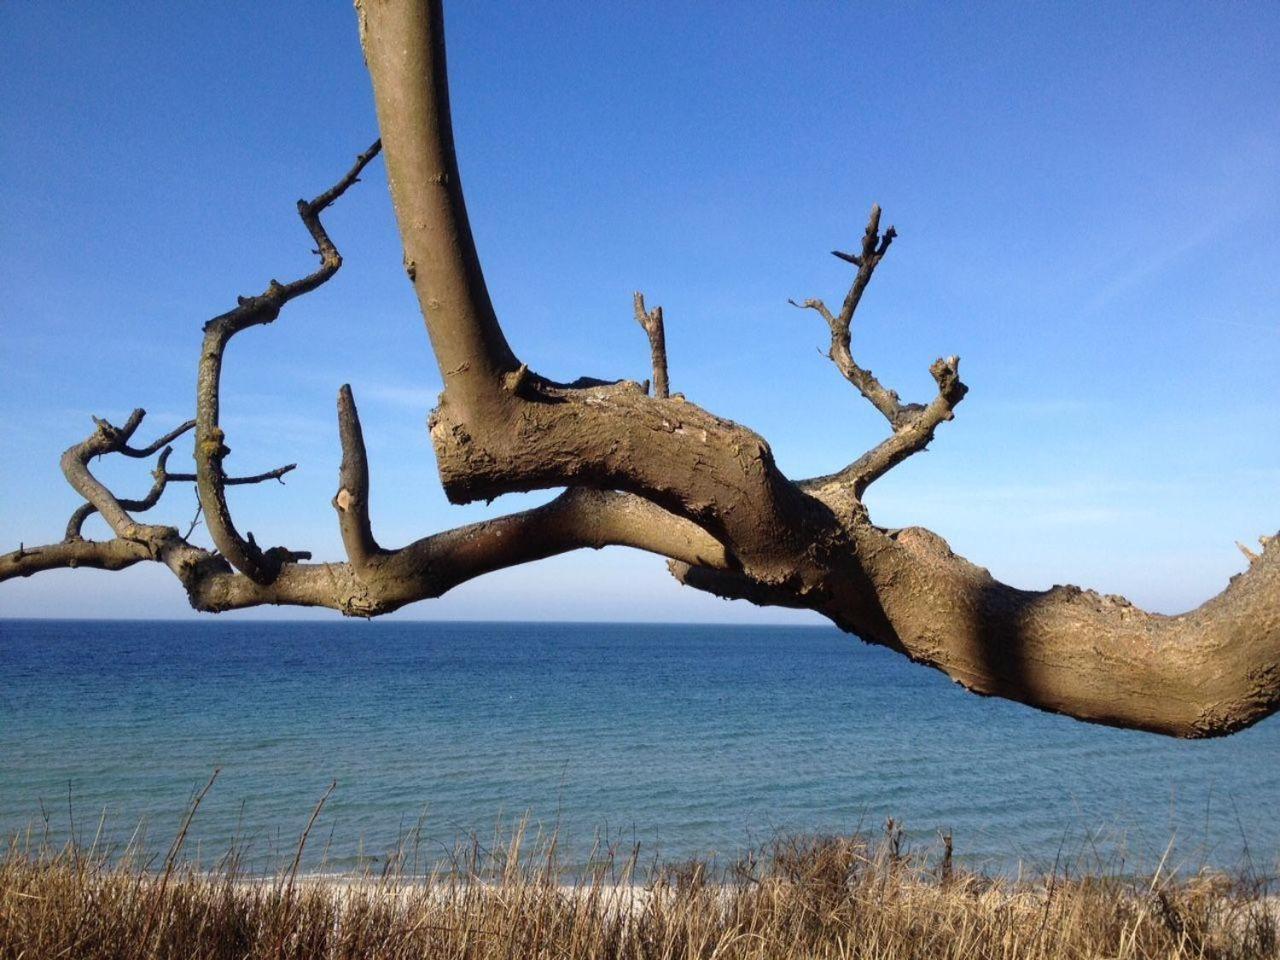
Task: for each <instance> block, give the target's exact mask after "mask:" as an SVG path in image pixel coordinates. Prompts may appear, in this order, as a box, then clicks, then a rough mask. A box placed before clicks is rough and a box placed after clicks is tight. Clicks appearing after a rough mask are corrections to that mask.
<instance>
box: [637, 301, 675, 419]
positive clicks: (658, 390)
mask: <svg viewBox="0 0 1280 960" xmlns="http://www.w3.org/2000/svg"><path fill="white" fill-rule="evenodd" d="M635 311H636V323H638V324H640V329H641V330H643V331H644V332H645V334H646V335H647V336H648V338H649V355H650V359H651V360H652V362H653V395H654V396H655V397H658V398H659V399H662V400H665V399H666V398H667V397H669V396H671V387H670V384H669V383H668V381H667V331H666V328H665V327H664V326H663V322H662V308H661V307H654V308H653V309H652V310H646V309H645V308H644V294H643V293H640V292H639V291H636V294H635Z"/></svg>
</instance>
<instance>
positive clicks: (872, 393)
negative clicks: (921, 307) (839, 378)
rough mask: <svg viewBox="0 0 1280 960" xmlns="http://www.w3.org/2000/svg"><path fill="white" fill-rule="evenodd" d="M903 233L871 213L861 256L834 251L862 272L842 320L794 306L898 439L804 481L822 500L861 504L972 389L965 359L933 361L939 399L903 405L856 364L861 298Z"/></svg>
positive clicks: (814, 306) (822, 308)
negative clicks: (818, 327) (808, 316)
mask: <svg viewBox="0 0 1280 960" xmlns="http://www.w3.org/2000/svg"><path fill="white" fill-rule="evenodd" d="M897 235H898V232H897V231H896V230H895V229H894V228H893V227H890V228H889V229H888V230H886V231H885V232H884V234H883V235H882V234H881V233H880V207H879V205H878V204H877V205H873V206H872V207H871V216H870V217H869V218H868V220H867V228H866V230H865V231H864V232H863V235H862V247H861V251H860V252H859V253H857V254H851V253H842V252H840V251H839V250H833V251H832V254H834V255H835V256H836V257H838V258H839V259H841V260H844V261H845V262H846V263H851V264H853V265H854V266H856V267H857V268H858V272H857V274H856V275H855V276H854V278H853V284H852V285H851V286H850V287H849V292H848V294H846V295H845V298H844V304H843V305H842V307H841V308H840V313H839V314H838V315H833V314H832V313H831V311H830V310H828V309H827V306H826V304H824V303H823V302H822V301H821V300H806V301H804V302H803V303H796V301H794V300H792V301H790V303H791V304H792V305H793V306H797V307H801V308H807V309H810V310H814V311H816V312H817V313H818V314H819V315H820V316H821V317H822V318H823V319H824V320H825V321H826V322H827V326H828V327H829V328H830V330H831V347H830V349H829V351H828V353H827V356H828V357H830V358H831V360H832V361H833V362H834V363H835V365H836V367H837V368H838V369H839V370H840V372H841V373H842V374H843V375H844V377H845V379H846V380H848V381H849V382H850V383H852V384H853V385H854V386H855V387H857V388H858V392H859V393H861V394H862V395H863V396H864V397H866V399H867V400H868V401H870V403H871V405H872V406H874V407H875V408H876V409H877V410H879V411H880V412H881V413H882V414H883V415H884V418H885V419H886V420H888V421H889V425H890V427H892V428H893V436H891V437H890V438H889V439H887V440H885V441H884V442H883V443H881V444H879V445H878V446H877V447H875V448H874V449H873V450H870V451H868V452H867V453H865V454H863V455H862V456H861V457H859V458H858V459H857V460H856V461H854V462H853V463H852V464H850V465H849V466H848V467H845V468H844V469H843V470H841V471H839V472H838V473H834V474H830V475H827V476H823V477H815V478H813V479H811V480H805V481H802V482H801V484H800V486H801V488H802V489H804V490H806V491H808V492H810V493H813V494H814V495H815V496H818V497H819V498H821V499H827V500H829V499H833V498H836V497H839V496H840V495H842V494H843V493H845V492H846V491H847V492H850V493H851V494H852V496H853V499H854V500H855V501H860V500H861V499H862V494H863V492H864V491H865V490H866V488H867V487H868V486H870V485H871V484H872V483H873V482H874V481H875V480H877V479H879V478H880V477H881V476H883V475H884V474H885V473H886V472H888V471H889V470H890V469H892V468H893V467H895V466H897V465H898V464H899V463H901V462H902V461H903V460H905V459H906V458H907V457H909V456H911V455H912V454H913V453H916V452H918V451H920V450H923V449H924V448H925V447H926V446H927V445H928V444H929V442H930V441H931V440H932V439H933V434H934V431H936V430H937V428H938V425H939V424H941V423H943V422H944V421H946V420H951V419H953V418H954V413H953V410H954V409H955V406H956V404H958V403H959V402H960V401H961V400H963V399H964V395H965V394H966V393H967V392H968V390H969V388H968V387H966V386H965V385H964V384H963V383H962V382H961V381H960V358H959V357H947V358H945V359H942V358H940V359H938V360H936V361H934V363H933V365H932V366H931V367H930V368H929V372H930V374H932V375H933V379H934V381H935V382H936V383H937V384H938V395H937V396H936V397H935V398H934V399H933V400H932V401H930V402H929V403H928V404H918V403H908V404H904V403H903V402H902V401H901V399H900V398H899V396H898V394H897V392H896V391H894V390H890V389H888V388H886V387H885V386H884V385H883V384H882V383H881V382H880V381H879V380H878V379H877V378H876V376H875V374H873V373H872V372H871V371H870V370H869V369H867V368H865V367H862V366H859V365H858V363H857V362H856V361H855V360H854V358H853V350H852V343H853V335H852V323H853V316H854V313H855V312H857V309H858V304H860V303H861V302H862V295H863V293H865V292H866V289H867V285H868V284H869V283H870V282H871V277H872V275H873V274H874V273H875V270H876V267H878V266H879V265H880V261H881V260H883V259H884V255H885V254H886V253H887V252H888V250H889V245H890V244H892V243H893V241H894V238H895V237H897Z"/></svg>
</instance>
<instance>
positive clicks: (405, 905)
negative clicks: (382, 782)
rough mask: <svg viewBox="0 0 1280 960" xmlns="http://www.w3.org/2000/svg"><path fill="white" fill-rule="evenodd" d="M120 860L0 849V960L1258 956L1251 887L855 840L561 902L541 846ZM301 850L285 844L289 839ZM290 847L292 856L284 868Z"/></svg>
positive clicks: (626, 874)
mask: <svg viewBox="0 0 1280 960" xmlns="http://www.w3.org/2000/svg"><path fill="white" fill-rule="evenodd" d="M184 836H185V832H184V833H183V834H181V835H180V836H179V838H178V839H177V840H176V841H175V843H174V844H173V847H172V848H171V849H170V853H169V856H168V857H166V858H165V860H164V861H162V862H156V861H144V860H141V859H139V858H136V857H134V856H132V855H130V854H129V853H128V852H126V853H125V854H123V855H116V856H110V855H107V854H106V853H104V852H102V851H99V850H96V849H93V848H90V849H87V850H86V849H80V848H76V847H73V846H68V847H63V848H60V849H56V850H54V849H51V848H50V847H48V846H47V845H44V844H40V843H34V844H33V843H32V842H31V840H30V838H29V837H28V838H18V839H15V840H14V841H12V842H11V844H10V847H9V849H8V852H7V854H6V855H5V856H4V858H3V860H2V861H0V958H5V960H19V958H21V960H37V958H46V957H47V958H52V957H73V958H84V960H96V958H124V957H130V958H132V957H139V958H161V957H163V958H179V957H180V958H193V960H194V958H207V960H215V958H216V960H222V958H226V960H232V958H234V960H245V958H299V960H301V958H308V960H310V958H379V960H381V958H385V960H392V958H397V960H399V958H410V957H414V958H417V957H430V958H475V960H484V958H498V957H546V958H557V960H558V958H566V960H577V958H583V960H585V958H637V960H638V958H667V957H670V958H684V957H690V958H692V957H698V958H708V960H711V958H717V960H719V958H724V960H729V958H801V957H805V958H809V957H815V958H827V957H830V958H837V957H839V958H862V957H865V958H882V960H890V958H907V957H929V958H951V957H954V958H961V957H963V958H977V957H982V958H987V957H990V958H1012V957H1034V958H1059V957H1061V958H1067V957H1070V958H1084V957H1110V958H1148V957H1162V958H1163V957H1206V958H1221V960H1227V958H1245V957H1269V956H1276V955H1277V916H1276V911H1275V904H1274V902H1273V900H1272V899H1271V898H1270V897H1269V896H1268V893H1267V884H1266V882H1265V881H1264V880H1262V879H1260V878H1257V877H1253V876H1251V875H1242V876H1237V877H1234V878H1227V877H1224V876H1222V875H1220V874H1210V873H1207V872H1201V873H1196V874H1193V875H1191V876H1183V877H1180V878H1179V877H1175V876H1172V875H1164V874H1163V873H1158V874H1157V875H1156V876H1154V877H1148V878H1146V879H1145V880H1138V879H1135V878H1132V877H1123V876H1120V875H1117V874H1108V873H1106V872H1095V873H1093V874H1092V875H1084V876H1080V875H1072V873H1071V872H1069V871H1064V870H1054V871H1053V872H1052V873H1050V874H1048V875H1046V876H1042V877H1040V878H1037V879H1034V880H1029V879H1021V880H1009V879H996V878H990V877H984V876H981V875H976V874H970V873H966V872H964V871H962V870H960V869H959V868H958V867H956V868H954V869H953V867H952V865H951V863H950V862H949V859H943V858H933V859H932V860H931V859H929V858H922V857H913V856H909V855H906V854H904V853H902V852H901V850H900V847H899V843H898V838H899V836H900V834H897V833H896V831H895V830H894V829H893V828H892V827H891V828H890V830H889V832H888V835H887V836H886V837H885V838H881V839H879V840H876V841H871V840H868V839H867V838H864V837H861V836H852V837H790V838H778V839H775V840H773V841H772V842H770V843H769V844H767V845H765V846H764V847H762V848H760V849H759V850H757V851H755V852H754V853H753V854H751V855H749V856H747V857H744V858H743V859H741V860H739V861H737V862H735V863H732V864H728V865H724V866H717V865H716V864H714V863H709V862H700V861H691V862H685V863H681V864H666V865H660V864H655V865H653V866H652V867H649V868H645V869H640V868H639V867H638V864H637V860H636V857H635V855H634V854H633V855H631V856H630V857H629V858H625V859H623V858H620V857H617V856H614V855H610V854H609V853H608V852H607V851H606V853H605V855H603V856H601V857H599V858H598V859H597V861H596V864H595V866H594V868H593V869H591V870H590V871H588V872H587V873H586V875H583V876H579V877H578V878H577V879H575V880H573V881H572V882H566V875H565V874H564V873H563V872H562V871H561V870H560V868H559V867H557V864H556V849H555V839H554V837H552V838H550V839H549V840H547V841H544V842H541V843H539V842H532V843H527V842H526V841H525V840H524V837H523V834H522V831H520V830H517V831H515V834H514V836H512V837H511V838H510V841H509V843H508V845H506V846H505V847H503V848H502V849H494V848H485V847H483V846H482V845H480V844H478V843H474V842H472V843H470V844H467V845H464V846H462V847H460V848H458V849H457V850H455V852H454V854H453V856H452V857H450V858H448V859H447V860H446V861H444V862H443V863H442V864H440V865H439V866H437V867H436V868H435V869H434V870H432V871H429V872H427V873H425V874H423V873H415V872H414V871H413V869H412V868H411V866H410V864H411V861H410V859H409V858H408V857H406V856H403V855H401V856H395V857H392V858H391V859H390V860H389V861H388V863H387V864H386V865H385V866H384V869H383V871H382V872H380V873H378V874H365V875H363V876H358V877H335V876H324V875H305V874H299V871H298V858H296V857H295V858H294V859H293V861H292V862H291V863H289V864H288V865H287V866H286V868H285V869H283V870H281V871H280V872H279V873H278V874H277V875H275V876H273V877H270V878H251V877H248V876H246V875H245V874H244V872H243V871H242V869H241V867H240V866H239V863H240V861H239V858H238V856H237V855H236V853H235V852H234V851H233V852H232V854H230V855H228V856H227V857H225V858H224V859H223V861H222V862H221V863H220V864H219V865H218V866H217V867H216V868H214V869H212V870H210V869H201V868H197V867H196V866H194V865H191V864H189V863H184V862H182V861H181V860H180V859H179V854H180V851H181V848H182V840H183V837H184ZM304 842H305V839H304ZM300 852H301V844H300V845H299V853H300Z"/></svg>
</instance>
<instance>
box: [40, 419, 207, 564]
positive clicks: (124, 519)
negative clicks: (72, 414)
mask: <svg viewBox="0 0 1280 960" xmlns="http://www.w3.org/2000/svg"><path fill="white" fill-rule="evenodd" d="M146 415H147V413H146V411H145V410H143V409H142V408H138V409H137V410H134V411H133V413H131V414H130V415H129V419H128V420H126V421H125V424H124V426H123V427H115V426H113V425H112V424H110V423H108V422H107V421H106V420H101V419H99V418H97V417H94V423H95V424H97V430H95V431H94V432H93V433H92V434H90V436H89V437H88V438H86V439H85V440H82V441H81V442H80V443H77V444H75V445H74V446H71V447H68V448H67V450H66V452H64V453H63V454H62V460H61V465H62V472H63V475H64V476H65V477H66V478H67V482H68V483H70V484H71V486H72V488H73V489H74V490H75V491H76V492H77V493H79V494H80V495H81V496H82V497H84V498H85V500H86V501H88V503H89V505H91V506H92V507H93V509H95V510H97V511H98V513H100V514H102V519H103V520H105V521H106V522H107V525H108V526H109V527H111V529H112V531H113V532H114V533H115V535H116V536H117V537H119V538H121V539H123V540H132V541H136V542H147V541H154V540H155V539H156V538H163V537H164V536H166V535H167V534H168V533H169V532H170V528H168V527H153V526H148V525H146V524H139V523H137V522H135V521H134V519H133V518H132V517H131V516H129V514H128V513H127V512H126V510H127V509H128V508H127V507H126V506H125V504H124V503H122V502H121V501H120V500H118V499H116V496H115V494H113V493H112V492H111V491H110V490H108V489H107V488H106V487H105V486H104V485H103V484H102V483H101V482H100V481H99V480H98V479H97V478H96V477H95V476H94V475H93V473H92V471H90V470H89V461H90V460H92V459H93V458H94V457H99V456H102V455H103V454H107V453H120V452H123V451H124V450H125V449H126V447H127V445H128V442H129V440H130V439H131V438H132V437H133V434H134V433H135V432H136V431H137V429H138V427H139V425H140V424H141V423H142V418H143V417H145V416H146ZM186 429H190V428H189V427H187V426H185V425H184V426H183V427H180V428H178V430H176V431H173V432H171V433H169V434H166V435H165V436H166V438H171V437H173V436H177V435H178V434H180V433H182V432H183V431H184V430H186ZM153 446H154V444H153ZM147 449H151V448H150V447H148V448H147ZM132 455H133V454H130V456H132ZM157 496H158V494H157ZM126 502H134V501H126ZM86 516H87V515H86ZM72 520H73V521H74V520H75V517H74V516H73V517H72ZM67 533H68V535H69V534H70V533H71V525H70V524H68V527H67Z"/></svg>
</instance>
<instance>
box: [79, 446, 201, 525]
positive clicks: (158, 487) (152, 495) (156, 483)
mask: <svg viewBox="0 0 1280 960" xmlns="http://www.w3.org/2000/svg"><path fill="white" fill-rule="evenodd" d="M192 426H195V421H188V423H187V424H184V425H183V427H182V428H181V430H179V431H175V432H174V433H172V434H169V435H168V438H169V439H172V438H173V437H174V436H177V435H179V434H180V433H181V432H182V431H183V430H189V429H191V427H192ZM153 446H154V445H153ZM120 452H121V453H124V450H121V451H120ZM171 453H173V447H165V448H164V452H163V453H161V454H160V459H159V460H157V461H156V468H155V469H154V470H153V471H151V476H152V478H153V480H152V483H151V489H150V490H149V491H147V495H146V496H145V497H143V498H142V499H140V500H117V501H116V502H117V503H118V504H119V505H120V507H121V508H122V509H124V510H131V511H133V512H134V513H142V512H145V511H147V510H150V509H151V508H152V507H154V506H155V505H156V504H157V503H159V502H160V496H161V495H162V494H163V493H164V488H165V486H166V485H167V484H168V482H169V480H170V479H171V478H170V476H169V474H168V473H166V472H165V464H166V463H168V461H169V454H171ZM128 455H129V456H133V454H128ZM97 512H98V508H97V507H96V506H94V505H93V504H92V503H82V504H81V505H80V506H79V507H77V508H76V511H75V512H74V513H73V514H71V519H70V520H68V521H67V533H66V536H65V537H64V539H66V540H80V539H82V535H81V532H80V531H81V529H82V528H83V527H84V522H85V521H86V520H88V519H89V518H90V517H91V516H93V515H94V514H95V513H97Z"/></svg>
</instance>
